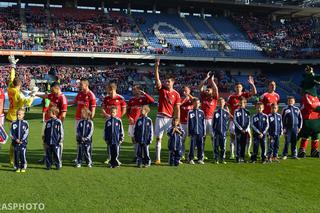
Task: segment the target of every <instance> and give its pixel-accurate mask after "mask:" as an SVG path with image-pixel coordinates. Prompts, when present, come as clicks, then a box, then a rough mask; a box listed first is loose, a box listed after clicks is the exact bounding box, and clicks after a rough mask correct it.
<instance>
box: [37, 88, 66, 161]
mask: <svg viewBox="0 0 320 213" xmlns="http://www.w3.org/2000/svg"><path fill="white" fill-rule="evenodd" d="M50 88H51V93H50V94H45V95H37V94H36V96H38V97H40V98H42V99H46V98H47V99H49V100H50V104H49V107H48V110H47V111H46V114H45V122H44V123H43V126H42V128H43V129H42V134H44V129H45V125H46V122H47V121H48V120H50V118H51V115H50V109H51V108H52V107H53V106H55V107H57V108H58V109H59V114H58V115H57V118H58V119H59V120H61V122H62V123H63V121H64V119H65V118H66V115H67V110H68V100H67V98H66V96H65V95H64V94H63V93H62V92H61V88H60V84H59V83H58V82H53V83H52V84H51V86H50ZM44 150H45V148H44ZM62 151H63V143H61V149H60V155H61V156H60V157H61V159H62ZM43 160H44V159H42V160H39V162H40V163H41V162H43Z"/></svg>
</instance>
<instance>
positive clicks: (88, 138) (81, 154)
mask: <svg viewBox="0 0 320 213" xmlns="http://www.w3.org/2000/svg"><path fill="white" fill-rule="evenodd" d="M90 118H91V112H90V110H89V109H88V108H86V107H84V108H83V109H82V110H81V120H80V121H79V122H78V125H77V135H76V139H77V143H78V155H77V165H76V167H78V168H79V167H81V164H82V159H83V158H84V159H85V161H86V163H87V166H88V167H89V168H90V167H92V156H91V151H92V150H91V145H92V135H93V130H94V126H93V122H92V120H90Z"/></svg>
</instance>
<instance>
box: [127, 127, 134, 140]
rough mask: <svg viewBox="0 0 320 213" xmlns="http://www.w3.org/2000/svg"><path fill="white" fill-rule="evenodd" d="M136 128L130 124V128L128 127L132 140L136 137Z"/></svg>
mask: <svg viewBox="0 0 320 213" xmlns="http://www.w3.org/2000/svg"><path fill="white" fill-rule="evenodd" d="M134 127H135V125H134V124H129V127H128V134H129V136H130V137H131V138H133V137H134Z"/></svg>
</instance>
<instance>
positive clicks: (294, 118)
mask: <svg viewBox="0 0 320 213" xmlns="http://www.w3.org/2000/svg"><path fill="white" fill-rule="evenodd" d="M294 104H295V99H294V97H292V96H290V97H288V106H286V107H285V108H283V111H282V122H283V133H284V134H285V144H284V149H283V152H282V159H283V160H286V159H287V155H288V149H289V144H291V155H292V158H293V159H298V157H297V147H296V145H297V140H298V134H299V132H300V130H301V128H302V122H303V121H302V115H301V112H300V109H299V108H298V107H296V106H294Z"/></svg>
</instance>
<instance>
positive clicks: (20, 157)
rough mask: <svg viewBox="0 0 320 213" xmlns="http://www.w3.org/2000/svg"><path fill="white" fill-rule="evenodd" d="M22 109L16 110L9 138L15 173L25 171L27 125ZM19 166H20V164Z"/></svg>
mask: <svg viewBox="0 0 320 213" xmlns="http://www.w3.org/2000/svg"><path fill="white" fill-rule="evenodd" d="M24 113H25V111H24V109H18V111H17V120H16V121H13V122H12V123H11V128H10V136H11V138H12V146H13V147H14V169H15V171H16V172H25V171H26V169H27V159H26V152H27V144H28V135H29V124H28V122H27V121H25V120H23V118H24ZM19 162H20V163H21V164H20V163H19Z"/></svg>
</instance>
